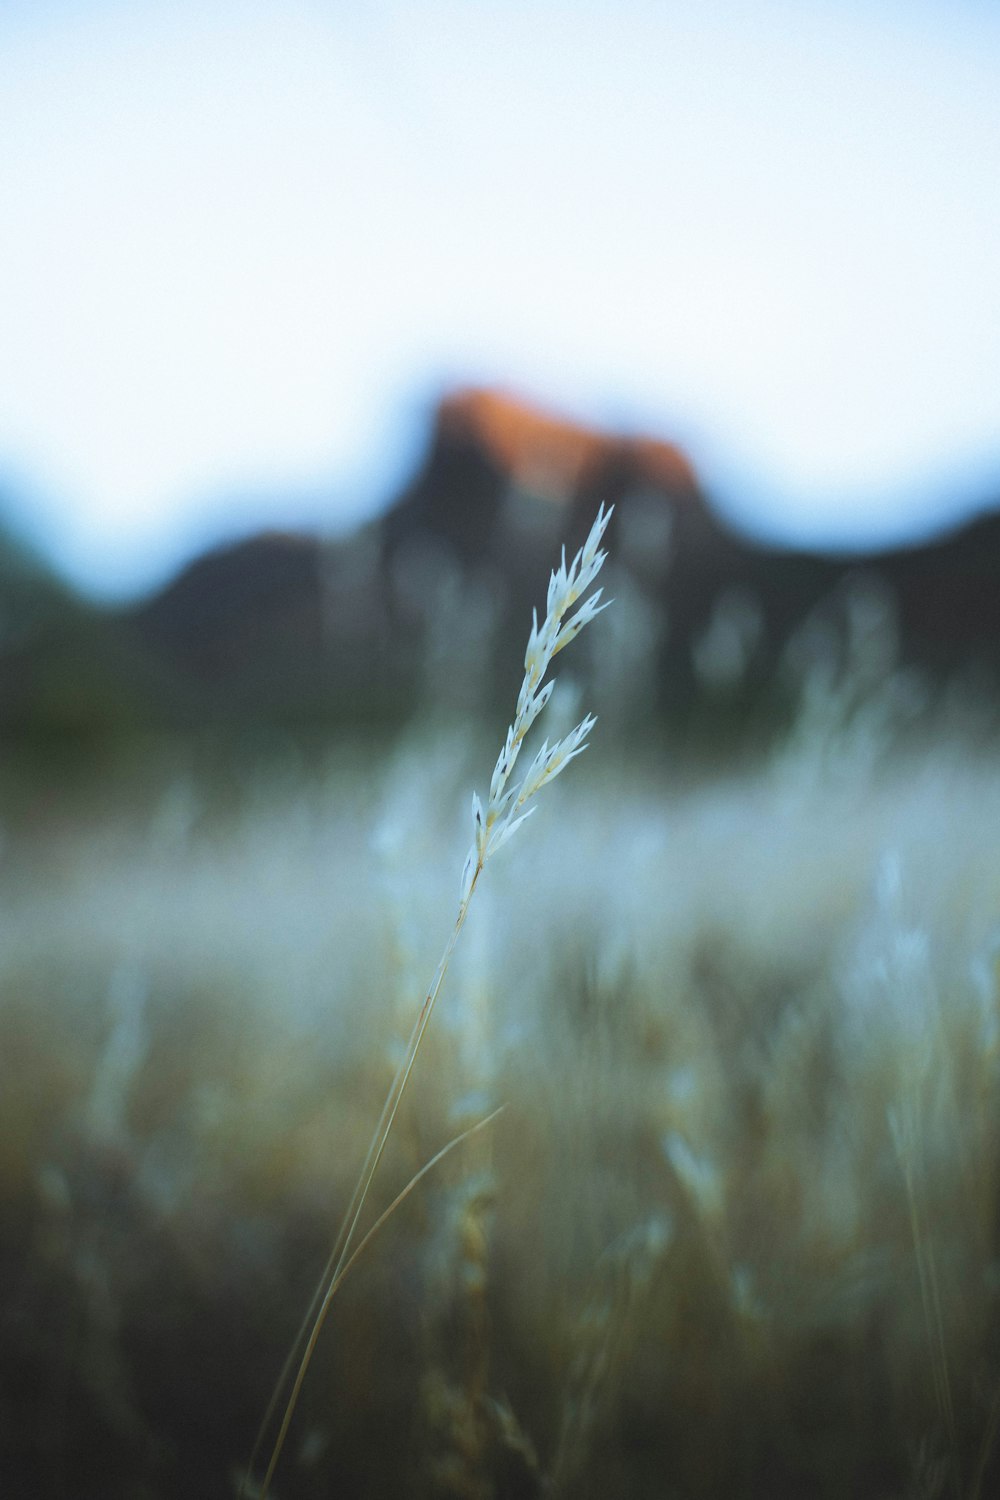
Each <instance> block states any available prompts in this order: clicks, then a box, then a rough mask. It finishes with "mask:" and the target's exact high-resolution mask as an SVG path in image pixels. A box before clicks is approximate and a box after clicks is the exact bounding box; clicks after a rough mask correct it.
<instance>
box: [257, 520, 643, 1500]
mask: <svg viewBox="0 0 1000 1500" xmlns="http://www.w3.org/2000/svg"><path fill="white" fill-rule="evenodd" d="M613 510H614V507H613V506H612V507H611V509H610V510H605V508H604V506H603V505H602V506H601V507H600V509H599V511H598V513H597V517H596V519H595V521H594V524H593V526H592V527H591V529H590V534H589V536H588V537H587V540H586V541H585V542H584V544H583V546H582V547H581V548H580V550H579V551H578V552H577V554H576V556H575V557H574V558H573V561H572V562H571V563H570V564H569V565H568V566H567V563H566V549H565V547H564V548H563V551H562V558H561V560H560V564H559V567H558V568H556V569H555V570H554V571H553V573H552V575H551V577H550V579H549V587H548V593H547V596H546V601H545V618H544V619H543V621H542V623H541V625H539V623H538V612H537V610H535V611H534V612H533V614H532V625H531V634H530V635H529V637H528V645H527V648H526V650H525V653H524V678H523V681H522V683H521V688H520V691H519V693H518V696H517V706H516V708H515V712H514V718H513V721H512V722H511V724H510V725H509V726H508V729H507V735H506V738H505V740H504V744H503V748H502V749H501V751H500V754H499V756H498V757H497V763H496V765H495V767H494V769H493V776H492V778H491V781H490V791H489V796H488V798H487V801H486V806H485V808H484V807H483V804H482V802H481V800H480V797H479V794H478V793H477V792H473V794H472V818H473V842H472V847H471V848H470V850H469V854H468V857H467V859H466V861H465V866H464V868H463V871H462V883H461V889H460V893H459V905H458V915H457V916H456V918H455V925H454V927H453V928H452V931H451V935H450V936H449V938H448V941H447V943H446V944H445V948H444V952H443V953H442V955H441V958H440V960H439V962H438V966H437V968H436V970H435V971H434V977H433V979H432V980H431V984H430V987H429V989H428V990H427V993H426V995H425V996H424V1001H423V1004H422V1006H421V1008H420V1011H419V1014H418V1015H417V1019H416V1021H415V1022H414V1025H413V1030H412V1031H411V1033H410V1038H409V1041H408V1042H407V1045H406V1050H405V1052H404V1054H403V1060H402V1062H401V1063H400V1065H399V1068H398V1069H397V1072H396V1076H395V1078H394V1079H393V1081H392V1084H391V1085H390V1088H389V1092H388V1094H387V1096H386V1100H385V1104H384V1105H383V1107H382V1113H381V1115H380V1117H379V1122H378V1124H377V1126H376V1127H375V1133H374V1134H373V1136H372V1139H371V1144H370V1146H369V1148H368V1155H367V1156H366V1158H365V1163H364V1166H363V1167H362V1169H361V1173H360V1175H359V1177H358V1181H357V1184H356V1186H355V1189H354V1193H353V1195H352V1197H351V1201H350V1204H349V1205H348V1209H347V1213H346V1214H345V1216H344V1222H343V1225H342V1227H341V1231H340V1234H339V1235H338V1237H337V1242H336V1244H335V1246H334V1249H333V1251H332V1253H331V1255H330V1259H329V1261H328V1262H327V1265H326V1268H325V1270H324V1272H323V1276H322V1278H321V1280H320V1284H319V1287H318V1288H317V1292H316V1295H315V1297H314V1298H313V1301H312V1304H311V1305H310V1308H309V1311H308V1313H307V1314H306V1319H305V1321H304V1323H303V1325H302V1329H301V1330H300V1333H299V1336H298V1338H297V1339H296V1341H295V1345H294V1347H293V1350H292V1354H291V1355H290V1356H289V1360H288V1362H287V1363H286V1366H285V1369H284V1371H283V1372H282V1375H281V1377H280V1378H279V1381H278V1386H277V1390H276V1392H275V1395H274V1397H273V1398H272V1401H271V1404H270V1406H269V1408H268V1411H267V1413H266V1415H265V1417H264V1421H263V1423H262V1426H261V1433H260V1435H258V1439H257V1444H256V1445H255V1448H254V1452H253V1454H252V1455H251V1458H250V1464H249V1472H248V1475H247V1478H246V1480H245V1481H244V1486H243V1491H242V1492H241V1493H247V1492H249V1490H250V1488H251V1482H250V1474H251V1473H252V1470H253V1466H254V1463H255V1461H256V1456H257V1451H258V1449H259V1447H260V1444H261V1441H262V1437H263V1433H264V1431H265V1430H266V1428H267V1426H268V1424H269V1423H270V1420H271V1417H272V1415H273V1413H274V1411H275V1409H276V1407H277V1400H278V1393H279V1392H280V1391H281V1390H282V1389H283V1388H284V1386H285V1382H286V1380H287V1377H288V1375H289V1374H290V1372H291V1369H292V1361H293V1359H294V1354H295V1350H296V1349H297V1348H298V1347H299V1346H300V1345H301V1342H302V1339H303V1338H305V1339H306V1345H305V1351H304V1353H303V1355H302V1357H301V1360H300V1362H299V1366H298V1369H297V1371H296V1374H295V1379H294V1382H293V1385H292V1391H291V1395H290V1396H289V1399H288V1402H287V1404H286V1406H285V1410H284V1414H283V1416H282V1419H281V1424H280V1427H279V1429H278V1435H277V1437H276V1438H275V1442H274V1446H273V1448H272V1450H271V1457H270V1460H269V1463H268V1466H267V1470H266V1472H265V1474H264V1478H263V1481H262V1483H261V1487H260V1490H259V1491H257V1492H256V1494H257V1496H258V1500H266V1497H267V1493H268V1489H269V1487H270V1483H271V1480H272V1478H273V1476H274V1471H275V1468H276V1467H277V1463H278V1459H279V1457H280V1456H281V1451H282V1448H283V1447H284V1443H285V1438H286V1437H287V1434H288V1428H289V1425H290V1423H291V1420H292V1415H293V1413H294V1410H295V1406H296V1403H297V1401H298V1397H299V1392H300V1391H301V1388H302V1382H303V1380H304V1379H305V1375H306V1371H307V1369H308V1367H309V1363H310V1360H311V1358H312V1354H313V1350H314V1349H315V1347H316V1340H317V1338H318V1335H319V1331H320V1329H321V1328H322V1325H323V1323H324V1321H325V1319H326V1315H327V1313H328V1311H329V1308H330V1303H331V1302H332V1300H333V1296H334V1294H335V1292H336V1290H337V1288H338V1286H339V1285H340V1283H341V1281H342V1280H343V1278H344V1274H345V1272H346V1269H347V1266H348V1264H349V1263H352V1262H353V1259H354V1256H355V1254H356V1251H354V1250H353V1246H354V1239H355V1235H356V1233H357V1229H358V1223H359V1220H360V1218H361V1214H362V1212H363V1210H364V1206H365V1202H366V1201H367V1198H368V1193H369V1189H370V1188H371V1185H372V1181H373V1179H374V1177H375V1173H376V1172H377V1171H378V1166H379V1162H380V1161H381V1160H382V1154H383V1152H384V1151H385V1147H386V1144H387V1142H388V1139H389V1135H390V1133H391V1131H392V1126H393V1122H394V1120H395V1118H396V1113H397V1111H398V1109H399V1106H400V1102H401V1100H402V1098H403V1094H404V1092H405V1090H406V1085H407V1083H408V1081H409V1078H410V1074H411V1072H412V1071H413V1065H414V1063H415V1062H416V1060H417V1053H418V1052H419V1050H420V1043H421V1041H422V1040H423V1036H424V1032H425V1031H426V1029H427V1025H428V1022H429V1021H430V1018H431V1014H432V1012H433V1010H434V1003H435V1001H436V1000H437V997H438V994H439V992H440V989H441V985H442V983H443V981H444V976H445V974H446V973H447V971H448V965H449V964H450V962H451V957H452V954H453V953H454V951H455V946H456V944H457V942H458V939H459V934H460V933H461V931H462V928H463V927H464V925H465V919H466V916H467V915H468V911H469V905H470V902H471V901H472V897H473V894H474V892H475V889H476V885H477V883H478V881H479V877H480V875H481V874H482V873H483V870H484V869H485V867H486V864H487V862H488V861H489V860H490V859H491V858H492V857H493V855H494V854H496V853H497V851H498V850H499V849H501V848H503V846H504V844H506V843H507V841H508V839H510V838H511V836H512V835H513V834H514V833H515V831H516V830H517V829H518V828H519V827H520V826H521V824H522V823H523V822H524V821H525V819H526V818H528V817H530V816H531V814H532V813H533V812H534V810H535V809H534V806H528V804H529V803H531V802H532V801H533V799H534V798H535V797H536V796H537V795H538V793H539V792H540V791H541V789H542V787H544V786H546V785H547V784H548V783H549V782H550V781H554V780H555V778H556V777H557V776H558V775H560V774H561V773H562V772H563V771H564V770H565V769H566V767H567V766H568V765H569V764H570V762H571V761H573V760H575V759H576V757H577V756H578V755H581V754H582V753H583V751H584V750H585V749H586V748H587V739H588V736H589V735H590V732H591V730H592V729H593V727H594V725H595V724H596V722H597V720H596V719H595V718H594V717H593V715H591V714H587V715H586V716H585V717H584V718H583V719H582V720H581V721H580V723H579V724H577V725H576V727H575V728H574V729H571V730H570V732H569V734H567V735H565V736H564V737H563V738H562V739H560V740H557V741H556V742H555V743H554V744H552V745H550V744H549V742H548V740H545V741H543V743H542V746H541V748H540V749H539V750H538V752H537V753H536V755H535V758H534V760H533V761H532V762H531V764H530V766H529V767H528V769H527V770H526V771H525V773H524V775H523V777H522V778H521V780H520V782H515V784H514V785H511V784H510V783H511V777H512V774H513V771H514V767H515V765H516V763H517V759H518V756H519V754H520V751H521V745H522V744H523V742H524V738H525V736H526V735H527V733H528V731H529V730H530V728H531V726H532V724H534V722H535V720H536V719H537V718H538V716H539V714H540V713H541V712H542V710H543V709H544V707H545V705H546V704H547V703H548V701H549V698H550V697H551V696H552V689H553V687H554V685H555V683H554V680H553V679H549V680H548V681H546V677H547V674H548V670H549V667H550V665H551V663H552V659H553V657H555V656H557V655H558V654H559V652H560V651H562V650H564V649H565V647H566V646H568V645H569V644H570V642H571V641H573V640H575V639H576V637H577V636H578V635H579V634H580V631H581V630H582V629H583V628H584V626H585V625H588V624H589V623H590V621H591V620H593V619H594V618H595V616H597V615H599V614H600V613H601V611H602V610H604V609H607V607H608V602H610V601H607V602H605V603H603V604H602V603H601V602H600V600H601V593H602V590H601V589H597V590H596V591H595V592H594V593H593V594H591V595H590V596H589V598H587V599H585V600H583V602H582V603H581V604H580V605H579V608H578V609H576V610H575V612H572V611H573V609H574V606H575V605H576V604H577V603H578V601H580V600H581V598H582V596H583V595H584V594H585V593H586V592H587V590H588V589H589V588H590V586H591V584H592V583H593V582H594V580H595V578H596V577H597V575H598V573H599V572H600V570H601V567H602V566H603V563H604V560H605V558H606V557H607V553H606V552H604V551H602V550H601V539H602V537H603V536H604V532H605V530H606V529H607V525H608V522H609V520H610V519H611V515H612V511H613ZM380 1222H381V1220H380Z"/></svg>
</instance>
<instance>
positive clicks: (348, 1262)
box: [250, 861, 494, 1500]
mask: <svg viewBox="0 0 1000 1500" xmlns="http://www.w3.org/2000/svg"><path fill="white" fill-rule="evenodd" d="M482 868H483V865H482V861H480V863H479V864H478V865H477V867H476V869H475V871H474V873H473V876H472V881H471V884H470V886H469V890H468V894H467V895H466V896H465V898H464V900H463V901H462V902H461V904H460V906H459V908H458V916H457V917H456V919H455V925H454V927H453V928H452V931H451V936H450V937H449V939H448V941H447V943H446V944H445V947H444V952H443V953H442V954H441V957H440V959H439V961H438V966H437V968H436V969H435V971H434V978H433V979H432V980H431V984H430V988H429V989H428V991H427V994H426V995H425V997H424V1003H423V1005H422V1006H421V1008H420V1014H419V1015H418V1016H417V1019H416V1021H415V1022H414V1026H413V1030H412V1031H411V1033H410V1039H409V1041H408V1042H407V1044H406V1051H405V1053H404V1054H403V1060H402V1062H401V1063H400V1065H399V1067H398V1068H397V1070H396V1076H395V1077H394V1078H393V1081H392V1083H391V1084H390V1086H389V1092H388V1094H387V1095H386V1100H385V1103H384V1105H383V1106H382V1113H381V1115H380V1116H379V1122H378V1124H377V1125H376V1127H375V1132H374V1134H373V1135H372V1139H371V1143H370V1145H369V1147H368V1154H367V1156H366V1157H365V1162H364V1166H363V1167H362V1168H361V1172H360V1175H359V1177H358V1180H357V1183H356V1185H355V1188H354V1192H353V1194H352V1195H351V1201H350V1203H349V1204H348V1207H347V1212H346V1214H345V1215H344V1220H343V1223H342V1224H341V1228H340V1233H339V1234H338V1235H337V1240H336V1243H335V1245H334V1248H333V1251H332V1252H331V1255H330V1259H329V1260H328V1261H327V1263H326V1267H325V1268H324V1271H323V1275H322V1277H321V1278H320V1282H319V1285H318V1287H317V1289H316V1292H315V1293H314V1294H313V1299H312V1302H311V1303H310V1304H309V1311H308V1312H307V1313H306V1316H305V1319H304V1320H303V1323H302V1327H301V1328H300V1329H299V1332H298V1335H297V1336H296V1339H295V1343H294V1344H293V1346H292V1351H291V1353H290V1354H289V1356H288V1359H287V1360H286V1361H285V1366H284V1368H283V1370H282V1372H281V1375H280V1377H279V1379H278V1383H277V1385H276V1387H275V1390H274V1393H273V1395H272V1397H271V1401H270V1404H269V1405H268V1409H267V1412H266V1414H265V1417H264V1420H263V1422H262V1423H261V1430H260V1432H259V1433H258V1435H257V1441H256V1443H255V1444H254V1449H253V1453H252V1454H251V1458H250V1468H251V1469H252V1467H253V1463H254V1460H255V1459H256V1456H257V1453H258V1451H259V1449H260V1445H261V1441H262V1439H263V1435H264V1432H265V1431H266V1428H267V1425H268V1423H269V1422H270V1420H271V1417H272V1416H273V1414H274V1411H275V1408H276V1406H277V1403H278V1394H279V1392H280V1391H281V1389H282V1387H283V1386H284V1384H285V1381H286V1380H287V1378H288V1374H289V1371H290V1370H291V1366H292V1361H293V1359H294V1357H295V1350H296V1349H297V1348H298V1347H299V1345H300V1344H301V1342H302V1338H303V1336H304V1334H305V1332H306V1329H307V1328H309V1325H310V1321H311V1322H312V1327H311V1329H310V1332H309V1336H308V1339H307V1341H306V1346H305V1349H304V1351H303V1354H302V1358H301V1360H300V1362H299V1368H298V1372H297V1374H296V1376H295V1382H294V1384H293V1386H292V1390H291V1393H290V1395H289V1398H288V1402H287V1404H286V1406H285V1410H284V1414H283V1416H282V1419H281V1426H280V1428H279V1429H278V1435H277V1437H276V1439H275V1442H274V1447H273V1449H272V1450H271V1458H270V1461H269V1463H268V1466H267V1472H266V1473H265V1475H264V1481H263V1485H262V1487H261V1490H260V1492H259V1500H266V1496H267V1492H268V1486H269V1485H270V1482H271V1479H272V1477H273V1475H274V1470H275V1468H276V1466H277V1463H278V1459H279V1458H280V1457H281V1451H282V1449H283V1447H284V1445H285V1438H286V1437H287V1435H288V1428H289V1425H290V1424H291V1420H292V1416H293V1414H294V1412H295V1407H296V1405H297V1404H298V1399H299V1393H300V1392H301V1389H302V1382H303V1381H304V1380H305V1376H306V1371H307V1370H308V1368H309V1364H310V1361H311V1360H312V1356H313V1352H314V1350H315V1348H316V1342H317V1339H318V1338H319V1333H320V1329H321V1328H322V1326H323V1323H324V1322H325V1321H326V1315H327V1312H328V1311H329V1307H330V1303H331V1301H332V1299H333V1296H334V1293H335V1292H336V1290H337V1288H338V1287H339V1286H340V1283H341V1282H342V1281H343V1279H344V1277H345V1276H346V1274H347V1272H348V1270H349V1269H350V1267H351V1266H352V1265H353V1264H354V1261H355V1260H356V1259H357V1257H358V1255H359V1254H360V1253H361V1250H362V1249H363V1248H364V1246H365V1245H367V1243H368V1241H369V1239H370V1238H371V1236H372V1234H373V1233H374V1231H375V1229H377V1228H378V1227H379V1226H380V1225H381V1224H382V1223H384V1221H385V1219H386V1218H387V1217H388V1214H389V1213H390V1212H391V1211H392V1208H393V1207H395V1202H396V1201H399V1200H394V1203H393V1205H392V1206H391V1207H390V1208H389V1209H387V1210H386V1212H385V1213H384V1214H382V1215H381V1216H380V1217H379V1218H378V1219H377V1220H376V1222H375V1225H374V1226H373V1227H372V1229H370V1230H369V1231H368V1232H367V1233H366V1235H365V1236H364V1238H363V1239H362V1241H361V1243H360V1244H359V1245H358V1247H357V1249H356V1250H355V1251H354V1252H353V1254H352V1253H351V1245H352V1243H353V1240H354V1236H355V1233H356V1231H357V1227H358V1220H359V1219H360V1218H361V1214H362V1212H363V1210H364V1206H365V1203H366V1201H367V1198H368V1192H369V1189H370V1188H371V1185H372V1181H373V1180H374V1177H375V1173H376V1172H377V1171H378V1167H379V1163H380V1161H381V1160H382V1153H383V1152H384V1151H385V1147H386V1144H387V1142H388V1140H389V1135H390V1132H391V1131H392V1126H393V1121H394V1120H395V1118H396V1112H397V1110H398V1109H399V1106H400V1102H401V1100H402V1098H403V1094H404V1092H405V1089H406V1085H407V1083H408V1082H409V1078H410V1074H411V1072H412V1071H413V1064H414V1063H415V1062H416V1060H417V1053H418V1052H419V1050H420V1043H421V1041H422V1040H423V1035H424V1032H425V1031H426V1030H427V1025H428V1022H429V1021H430V1018H431V1014H432V1012H433V1010H434V1003H435V1001H436V1000H437V997H438V994H439V992H440V990H441V985H442V984H443V982H444V976H445V974H446V973H447V972H448V965H449V964H450V963H451V958H452V954H453V953H454V952H455V945H456V944H457V942H458V937H459V934H460V932H461V931H462V928H463V927H464V926H465V919H466V916H467V915H468V911H469V903H470V901H471V900H472V893H473V891H474V890H475V889H476V884H477V882H478V880H479V876H480V874H481V873H482ZM493 1117H494V1116H493V1115H490V1116H489V1118H490V1119H493ZM484 1123H485V1122H484ZM478 1128H479V1127H473V1129H478ZM469 1134H471V1131H466V1132H464V1133H463V1135H461V1136H457V1137H456V1138H455V1141H453V1142H452V1143H451V1144H452V1145H454V1144H456V1143H457V1142H458V1141H459V1140H464V1139H465V1137H466V1136H467V1135H469ZM450 1149H451V1148H450V1146H449V1147H446V1148H445V1150H446V1151H447V1150H450ZM441 1155H442V1153H440V1152H439V1153H438V1155H437V1156H436V1157H434V1158H433V1159H432V1161H431V1162H429V1163H428V1166H427V1167H426V1168H424V1169H423V1170H422V1171H421V1172H420V1173H418V1174H417V1177H415V1178H414V1179H413V1181H412V1182H411V1183H410V1184H409V1187H408V1188H407V1189H405V1190H404V1193H403V1195H401V1196H405V1195H406V1192H408V1191H409V1188H410V1187H412V1186H413V1185H414V1183H416V1182H417V1181H418V1180H419V1178H420V1177H421V1176H423V1172H424V1171H426V1170H428V1169H429V1168H430V1166H432V1165H433V1164H434V1162H437V1161H439V1160H440V1158H441ZM324 1288H325V1290H324ZM317 1303H318V1304H319V1311H318V1312H317V1311H316V1307H317Z"/></svg>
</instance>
